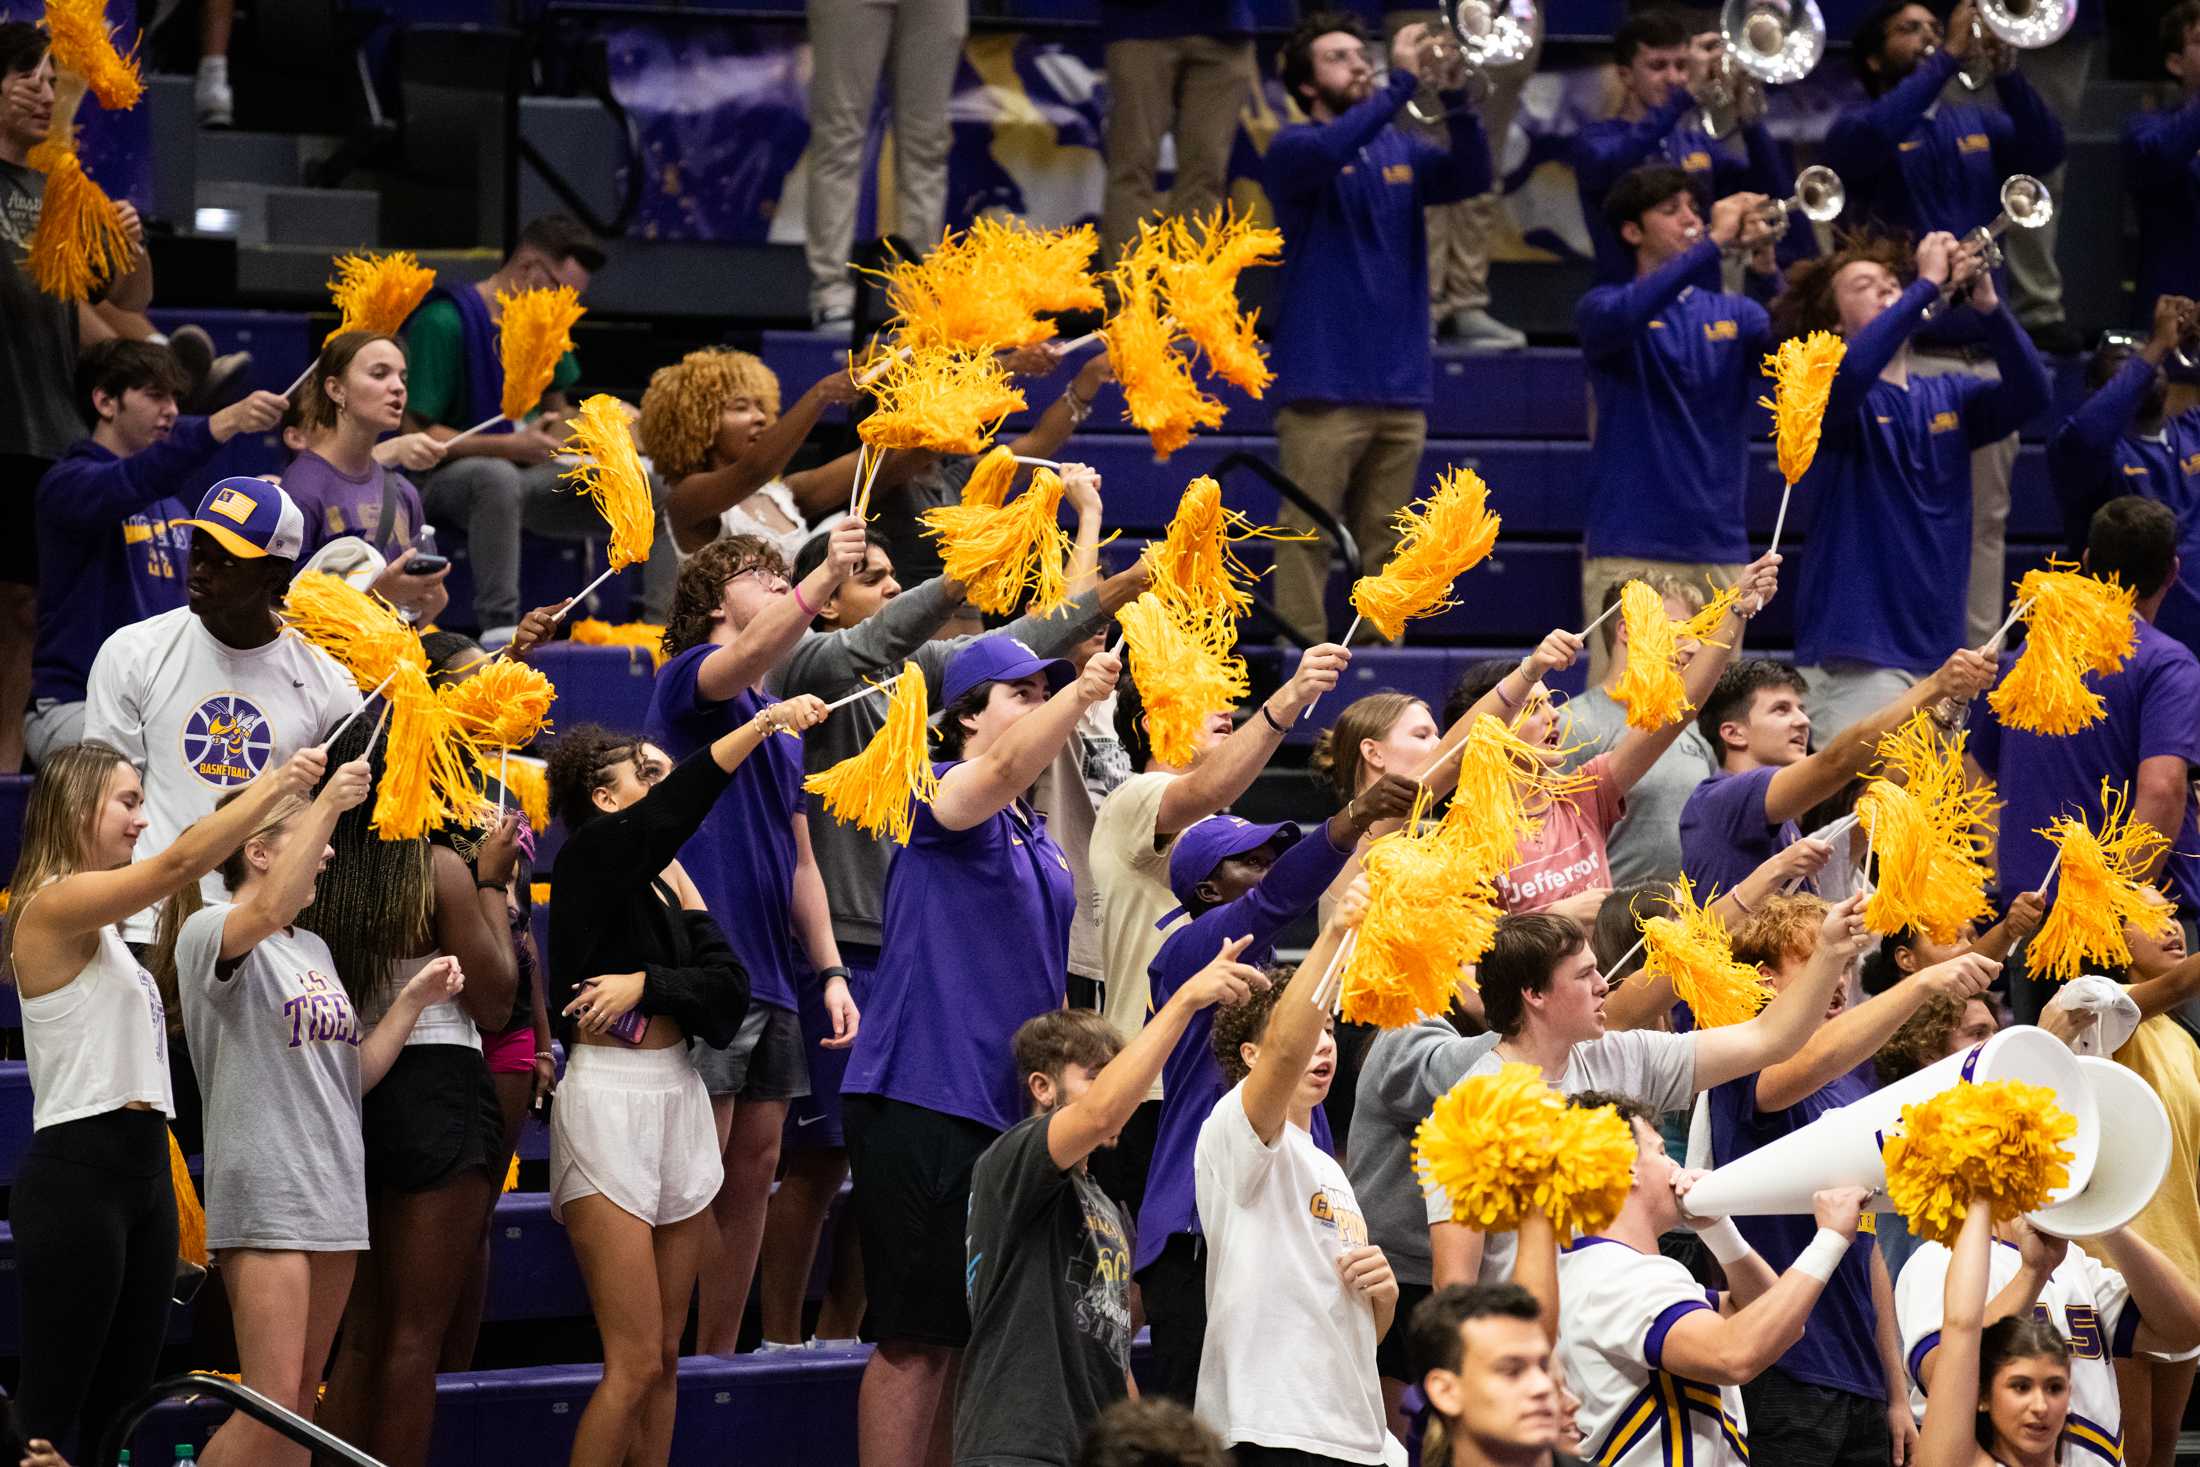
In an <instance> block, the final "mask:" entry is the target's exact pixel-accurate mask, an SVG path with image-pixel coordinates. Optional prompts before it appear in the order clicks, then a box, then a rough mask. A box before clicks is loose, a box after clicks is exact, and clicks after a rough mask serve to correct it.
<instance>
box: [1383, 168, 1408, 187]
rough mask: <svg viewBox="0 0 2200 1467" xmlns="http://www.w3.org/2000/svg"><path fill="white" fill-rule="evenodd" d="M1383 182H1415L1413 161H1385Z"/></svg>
mask: <svg viewBox="0 0 2200 1467" xmlns="http://www.w3.org/2000/svg"><path fill="white" fill-rule="evenodd" d="M1383 182H1385V183H1411V182H1413V165H1412V164H1411V163H1385V164H1384V165H1383Z"/></svg>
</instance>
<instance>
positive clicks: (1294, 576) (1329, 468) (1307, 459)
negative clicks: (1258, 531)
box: [1276, 403, 1428, 642]
mask: <svg viewBox="0 0 2200 1467" xmlns="http://www.w3.org/2000/svg"><path fill="white" fill-rule="evenodd" d="M1427 440H1428V414H1427V413H1425V412H1423V411H1422V410H1421V409H1419V408H1383V407H1358V406H1351V405H1341V404H1328V403H1307V404H1304V405H1302V406H1293V407H1287V408H1284V409H1282V410H1281V411H1279V412H1278V413H1277V414H1276V447H1277V451H1278V455H1279V457H1280V459H1281V461H1282V468H1283V472H1284V474H1285V475H1286V476H1287V477H1288V478H1289V479H1290V480H1291V481H1292V482H1293V483H1295V484H1297V485H1298V486H1299V487H1300V488H1301V489H1303V490H1305V491H1306V492H1307V494H1308V495H1309V496H1311V497H1312V498H1313V500H1314V501H1315V502H1316V503H1317V504H1320V505H1321V506H1323V507H1324V508H1325V509H1327V510H1328V511H1329V512H1330V513H1331V514H1333V515H1335V516H1336V517H1337V520H1338V521H1339V523H1341V524H1342V525H1343V526H1344V527H1345V529H1346V530H1348V531H1350V532H1351V535H1352V538H1353V539H1354V541H1356V542H1357V543H1358V545H1359V548H1360V567H1361V570H1362V571H1363V572H1364V573H1366V574H1369V575H1372V574H1374V573H1375V572H1376V571H1378V570H1380V569H1382V567H1383V566H1384V564H1385V563H1387V562H1388V561H1389V559H1390V555H1391V552H1392V551H1393V550H1395V549H1396V548H1397V546H1398V531H1397V529H1396V527H1395V526H1394V525H1393V524H1392V523H1391V517H1392V516H1394V515H1395V514H1397V512H1398V511H1399V510H1401V509H1403V508H1404V507H1405V506H1406V505H1407V504H1408V503H1409V502H1411V500H1412V499H1413V486H1414V481H1415V480H1416V478H1417V477H1418V475H1419V472H1420V466H1421V445H1422V444H1423V443H1425V442H1426V441H1427ZM1281 518H1282V522H1283V524H1284V525H1285V526H1287V527H1289V528H1291V529H1297V530H1304V529H1311V528H1312V522H1311V521H1309V520H1308V519H1307V517H1306V516H1305V515H1303V514H1301V513H1300V512H1299V510H1298V509H1297V508H1296V507H1295V506H1293V505H1292V504H1290V503H1289V502H1288V501H1287V502H1286V503H1285V504H1284V506H1283V513H1282V516H1281ZM1329 563H1330V544H1329V541H1328V540H1327V539H1320V538H1317V539H1314V540H1279V541H1277V542H1276V609H1277V610H1278V611H1280V612H1281V613H1282V614H1283V619H1284V620H1285V621H1286V622H1288V623H1290V624H1291V625H1292V626H1293V627H1295V628H1297V629H1298V631H1299V632H1300V633H1301V634H1302V635H1304V636H1306V637H1307V638H1309V639H1310V640H1312V641H1316V642H1319V641H1321V640H1323V638H1324V637H1326V636H1327V635H1328V619H1327V617H1326V615H1325V614H1324V611H1323V606H1322V592H1323V590H1324V588H1325V587H1326V586H1327V584H1328V581H1329ZM1363 638H1364V639H1366V640H1370V641H1373V640H1379V638H1377V637H1376V636H1375V634H1374V631H1373V629H1372V628H1363V629H1362V631H1361V632H1360V634H1359V636H1358V637H1356V638H1355V640H1360V639H1363Z"/></svg>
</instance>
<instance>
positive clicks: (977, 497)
mask: <svg viewBox="0 0 2200 1467" xmlns="http://www.w3.org/2000/svg"><path fill="white" fill-rule="evenodd" d="M1015 489H1016V455H1015V453H1014V452H1013V451H1012V450H1010V448H1009V446H1008V445H1007V444H1005V443H1000V444H995V445H994V446H993V447H992V448H990V449H988V450H986V455H985V457H984V458H981V459H979V460H978V462H977V465H976V466H975V467H974V468H972V469H971V471H970V477H969V478H968V479H966V480H964V481H963V492H962V502H963V504H964V505H965V506H966V507H968V508H970V509H999V508H1000V507H1001V506H1002V505H1004V504H1006V503H1008V496H1009V495H1010V494H1012V493H1014V492H1015Z"/></svg>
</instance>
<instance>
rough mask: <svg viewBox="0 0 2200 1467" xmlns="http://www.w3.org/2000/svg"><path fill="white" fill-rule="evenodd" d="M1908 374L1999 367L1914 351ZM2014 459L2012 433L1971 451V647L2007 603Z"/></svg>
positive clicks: (1997, 373)
mask: <svg viewBox="0 0 2200 1467" xmlns="http://www.w3.org/2000/svg"><path fill="white" fill-rule="evenodd" d="M1910 372H1911V374H1912V375H1913V376H1918V377H1941V376H1946V375H1947V374H1948V373H1951V372H1961V373H1963V374H1964V375H1966V376H1970V377H1977V378H1979V379H1980V380H1981V381H1985V382H1999V381H2000V380H2001V368H1999V367H1997V366H1995V365H1994V363H1993V362H1992V361H1991V360H1990V359H1987V358H1980V359H1979V360H1977V361H1972V360H1970V359H1969V358H1967V357H1958V356H1944V355H1942V354H1941V353H1939V352H1933V351H1918V350H1914V349H1913V350H1912V352H1911V354H1910ZM2016 463H2017V435H2016V434H2014V433H2012V434H2010V435H2009V436H2008V437H2007V438H2004V439H2002V440H2001V441H2000V442H1998V443H1989V444H1987V445H1986V446H1985V447H1983V448H1976V449H1973V450H1972V451H1971V579H1970V585H1969V587H1968V588H1967V590H1966V591H1965V593H1964V598H1963V626H1964V637H1963V639H1964V641H1965V642H1966V643H1967V644H1969V645H1970V646H1973V647H1976V646H1978V645H1980V644H1981V643H1983V642H1984V641H1985V640H1986V639H1987V638H1988V637H1991V636H1992V635H1993V634H1994V628H1996V627H1998V626H2000V625H2001V618H2002V614H2003V612H2004V610H2005V609H2006V607H2007V605H2008V591H2009V587H2008V584H2007V582H2008V576H2009V571H2008V567H2007V564H2006V561H2007V555H2006V551H2007V545H2008V538H2009V534H2008V531H2009V475H2010V472H2011V470H2013V469H2014V468H2015V467H2016ZM1948 650H1949V651H1950V652H1953V651H1955V648H1953V647H1950V648H1949V649H1948Z"/></svg>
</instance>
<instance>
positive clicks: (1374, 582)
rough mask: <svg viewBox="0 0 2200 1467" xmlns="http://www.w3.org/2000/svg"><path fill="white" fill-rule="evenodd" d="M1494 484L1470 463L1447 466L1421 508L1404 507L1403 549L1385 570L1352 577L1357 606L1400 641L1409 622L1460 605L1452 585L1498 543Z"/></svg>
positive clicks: (1400, 541) (1400, 522)
mask: <svg viewBox="0 0 2200 1467" xmlns="http://www.w3.org/2000/svg"><path fill="white" fill-rule="evenodd" d="M1488 500H1489V486H1488V485H1487V484H1484V483H1483V482H1482V476H1481V475H1480V474H1477V473H1476V472H1475V471H1474V470H1472V469H1468V468H1451V469H1446V470H1444V472H1443V473H1442V474H1441V475H1440V476H1438V478H1437V480H1436V491H1435V492H1434V493H1433V494H1431V495H1430V496H1429V497H1428V499H1427V500H1426V501H1425V502H1424V503H1423V504H1422V505H1421V506H1420V507H1419V508H1418V509H1416V508H1415V507H1414V506H1412V505H1407V506H1406V507H1405V508H1404V509H1401V510H1399V511H1398V516H1397V526H1398V531H1399V539H1398V549H1397V552H1396V553H1395V554H1393V555H1392V556H1391V557H1390V564H1388V565H1386V566H1384V567H1383V569H1382V573H1381V574H1380V575H1372V576H1362V577H1360V578H1359V580H1357V581H1355V582H1353V583H1352V609H1353V610H1354V611H1356V612H1358V613H1359V614H1360V615H1361V616H1362V617H1363V618H1365V620H1366V621H1367V624H1368V625H1369V626H1371V627H1373V628H1375V630H1376V631H1378V632H1381V633H1382V634H1383V636H1384V637H1386V638H1388V639H1389V640H1391V641H1396V640H1397V638H1398V634H1399V633H1400V632H1403V631H1404V630H1405V625H1406V623H1407V622H1409V621H1412V620H1413V619H1415V618H1416V617H1423V616H1428V615H1430V614H1431V613H1434V612H1438V611H1442V610H1445V609H1446V608H1447V607H1451V606H1456V605H1458V602H1456V601H1454V600H1453V599H1452V594H1451V586H1452V582H1454V581H1456V580H1458V579H1459V577H1461V576H1462V575H1465V574H1466V573H1467V572H1468V571H1469V570H1472V569H1473V568H1474V567H1475V566H1477V565H1479V564H1481V563H1482V561H1483V559H1484V558H1485V557H1486V556H1488V555H1489V553H1490V551H1491V550H1493V549H1494V548H1496V545H1497V526H1498V518H1497V516H1496V514H1494V513H1492V512H1491V510H1490V509H1489V507H1488Z"/></svg>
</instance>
